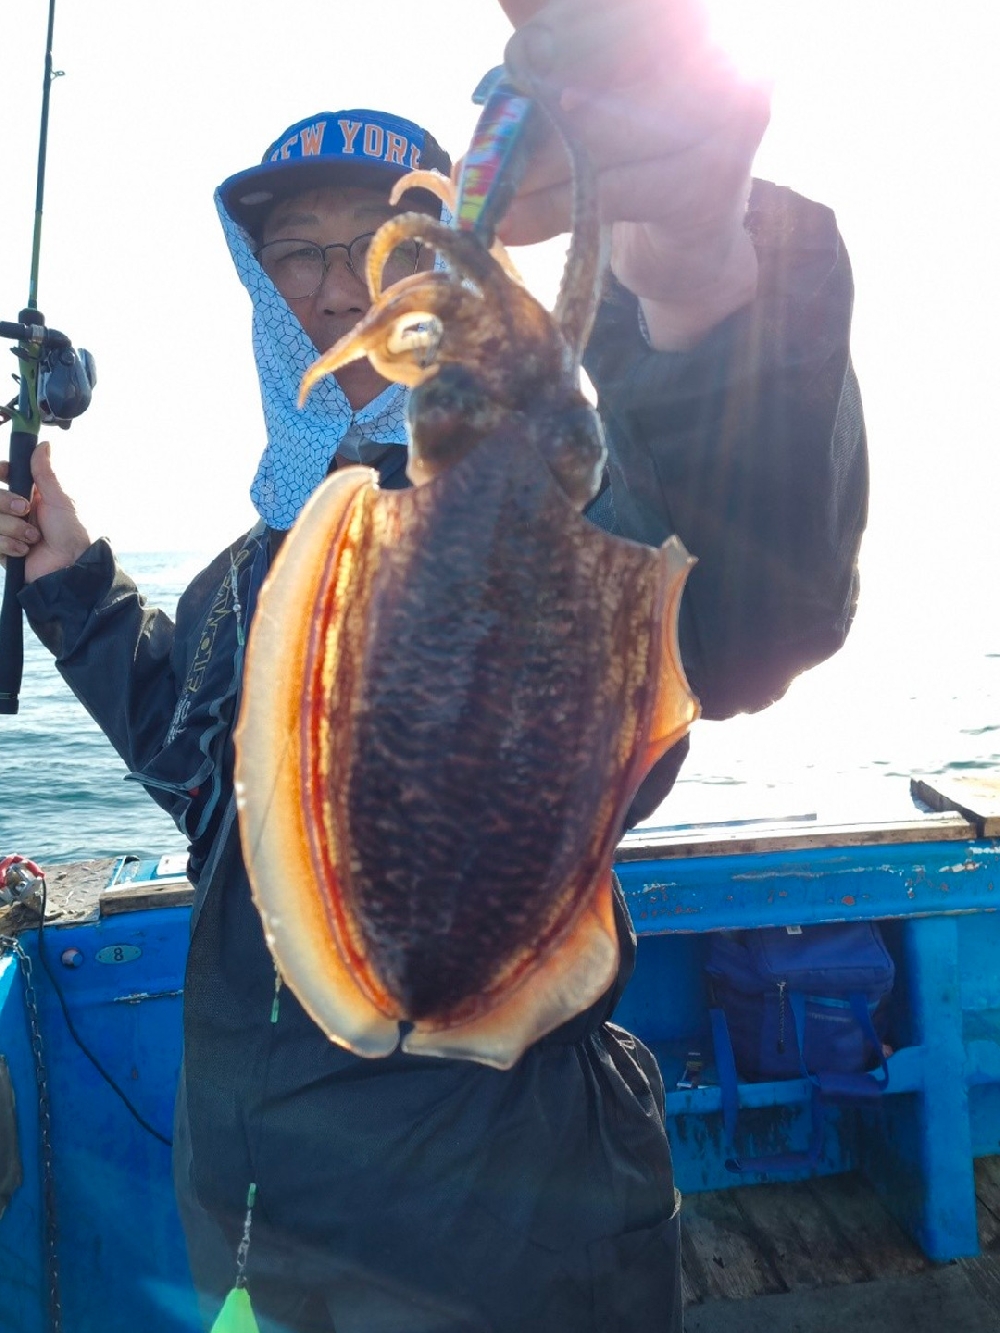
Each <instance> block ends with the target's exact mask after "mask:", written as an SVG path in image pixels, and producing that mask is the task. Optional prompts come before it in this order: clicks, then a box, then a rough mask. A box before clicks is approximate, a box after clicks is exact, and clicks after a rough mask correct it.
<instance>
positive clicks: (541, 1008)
mask: <svg viewBox="0 0 1000 1333" xmlns="http://www.w3.org/2000/svg"><path fill="white" fill-rule="evenodd" d="M617 971H618V934H617V931H616V930H615V918H614V907H613V905H612V895H611V872H610V869H608V870H607V871H605V872H604V873H603V875H602V877H601V879H600V881H599V886H598V888H597V891H596V893H595V894H594V896H593V898H592V899H591V901H590V902H589V903H588V905H587V907H586V908H585V910H584V911H583V913H582V914H581V916H580V917H579V918H578V919H577V921H576V923H575V924H574V925H573V927H572V928H571V929H570V932H569V934H568V935H567V936H566V938H565V939H563V940H562V941H561V943H560V944H559V945H558V947H557V948H556V949H555V950H554V951H553V953H552V954H551V955H550V956H549V957H548V958H546V959H545V961H544V962H542V963H541V964H540V965H539V966H538V967H536V968H535V969H534V971H532V972H530V973H529V974H528V975H527V976H526V977H525V979H524V981H523V982H521V984H520V985H519V986H517V988H516V989H515V990H514V991H513V992H512V993H511V994H510V995H509V996H508V997H507V998H506V999H505V1000H502V1001H501V1002H500V1003H499V1004H498V1005H497V1006H496V1007H495V1008H493V1009H491V1010H490V1011H489V1013H487V1014H485V1015H483V1016H482V1017H481V1018H476V1019H472V1020H470V1021H469V1022H467V1023H462V1024H459V1025H456V1026H455V1027H451V1028H444V1029H438V1030H437V1031H434V1030H432V1029H431V1028H430V1026H425V1025H423V1024H420V1023H417V1024H415V1025H414V1027H413V1030H412V1031H411V1032H409V1033H407V1034H406V1036H404V1038H403V1041H402V1048H403V1050H404V1051H407V1052H408V1053H409V1054H411V1055H439V1056H444V1057H446V1058H451V1059H455V1060H475V1061H477V1062H478V1063H479V1064H484V1065H491V1066H492V1067H493V1068H494V1069H510V1068H511V1066H512V1065H514V1064H515V1063H516V1062H517V1061H518V1060H519V1059H520V1057H521V1056H522V1055H523V1053H524V1051H525V1050H526V1049H527V1047H529V1046H530V1045H531V1044H532V1042H535V1041H538V1039H539V1038H540V1037H544V1036H545V1035H546V1033H549V1032H552V1031H553V1030H554V1029H555V1028H557V1027H559V1026H560V1024H562V1023H565V1022H567V1021H568V1020H569V1019H571V1018H574V1017H575V1016H576V1015H577V1014H579V1013H582V1011H583V1010H584V1009H587V1008H589V1006H590V1005H592V1004H593V1003H594V1002H595V1001H596V1000H598V999H600V997H601V996H602V995H603V994H604V993H605V991H606V990H607V989H608V987H609V986H610V985H611V983H612V981H613V980H614V978H615V975H616V973H617Z"/></svg>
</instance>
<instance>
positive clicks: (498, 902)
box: [236, 214, 697, 1068]
mask: <svg viewBox="0 0 1000 1333" xmlns="http://www.w3.org/2000/svg"><path fill="white" fill-rule="evenodd" d="M386 227H387V228H389V229H391V234H392V235H395V236H399V235H404V234H409V235H418V236H420V237H428V236H429V237H430V241H431V243H433V244H435V245H436V246H438V248H439V249H441V251H442V252H443V253H445V255H446V257H447V258H448V259H449V261H450V262H451V263H452V265H453V269H454V271H453V273H450V274H442V273H428V274H416V275H414V276H413V277H412V278H409V279H405V280H404V281H403V282H401V283H399V284H397V285H396V286H394V287H392V288H390V289H388V290H387V291H386V292H385V293H382V292H381V290H380V287H379V274H378V272H375V273H374V275H373V273H372V272H371V271H369V285H370V288H371V290H372V293H373V297H374V298H375V299H374V304H373V306H372V308H371V309H370V310H369V311H368V313H367V314H366V315H365V317H364V318H363V320H362V321H361V322H360V323H359V325H358V327H357V329H356V330H355V331H354V332H353V333H352V334H350V335H348V336H347V337H346V338H345V339H342V340H341V344H338V345H337V347H335V348H334V349H332V351H331V352H330V353H328V354H327V355H326V356H325V357H324V358H323V359H322V360H321V362H320V363H319V367H324V366H325V368H327V369H333V368H336V366H337V365H339V364H343V363H344V360H345V359H352V358H353V357H355V356H357V355H360V354H365V355H368V356H370V358H371V359H372V362H373V364H375V365H376V366H377V367H378V368H379V369H381V370H382V373H384V374H385V373H389V371H392V372H393V374H394V377H396V378H398V379H399V380H400V381H401V382H405V383H408V384H410V385H411V387H412V388H413V393H412V395H411V456H410V465H409V472H410V476H411V479H413V480H414V481H416V482H418V484H417V485H415V486H414V487H413V488H412V489H409V490H405V491H382V490H380V489H379V488H378V486H377V484H376V482H377V479H376V476H375V474H374V473H372V472H370V471H368V470H367V469H362V468H349V469H345V470H343V471H338V472H337V473H336V474H335V475H334V476H333V477H331V478H330V479H329V480H328V481H327V482H326V483H324V485H323V486H322V487H321V488H320V489H319V490H318V491H317V493H316V495H315V496H314V497H313V498H312V500H310V502H309V504H308V505H307V506H306V508H305V509H304V511H303V514H302V516H301V517H300V519H299V521H298V522H297V524H296V526H295V528H293V530H292V532H291V533H290V535H289V537H288V538H287V539H286V542H285V544H284V547H283V549H282V551H281V552H280V553H279V556H278V558H277V560H276V562H275V565H274V568H273V570H272V571H271V574H270V575H269V578H268V581H267V583H266V584H265V587H264V588H263V589H262V592H261V596H260V604H259V608H258V612H257V615H256V617H255V621H254V625H253V628H252V631H251V638H250V642H249V645H248V657H247V666H246V680H245V687H244V700H243V705H242V709H241V716H240V722H239V727H238V730H237V737H236V749H237V764H236V778H237V794H238V801H239V805H240V825H241V834H242V839H243V847H244V853H245V858H246V861H247V867H248V872H249V875H250V880H251V886H252V889H253V893H254V900H255V902H256V904H257V906H258V908H259V910H260V912H261V916H262V919H263V923H264V928H265V934H266V937H267V940H268V944H269V946H270V948H271V950H272V952H273V954H274V957H275V961H276V965H277V968H278V970H279V972H280V974H281V976H282V977H283V978H284V980H285V981H287V983H288V984H289V985H290V987H291V988H292V989H293V991H294V992H295V993H296V995H297V996H298V998H299V999H300V1001H301V1002H302V1004H303V1005H304V1007H305V1008H306V1009H307V1010H308V1012H309V1013H310V1014H311V1015H312V1017H313V1018H314V1019H315V1021H316V1022H317V1023H318V1024H319V1025H320V1027H321V1028H323V1030H324V1031H325V1032H326V1033H327V1035H328V1036H329V1037H330V1038H331V1039H332V1040H334V1041H336V1042H339V1043H340V1044H342V1045H344V1046H346V1047H348V1048H349V1049H350V1050H352V1051H354V1052H355V1053H356V1054H359V1055H363V1056H373V1057H374V1056H383V1055H387V1054H389V1053H390V1052H392V1051H394V1050H396V1049H397V1047H399V1046H402V1049H403V1050H405V1051H408V1052H411V1053H413V1054H426V1055H439V1056H450V1057H458V1058H466V1059H471V1060H476V1061H479V1062H482V1063H485V1064H489V1065H493V1066H495V1067H498V1068H508V1067H510V1066H511V1065H512V1064H513V1063H514V1062H515V1061H516V1060H517V1059H519V1058H520V1056H521V1054H522V1053H523V1051H524V1050H525V1048H526V1047H527V1046H528V1045H530V1044H531V1043H532V1042H533V1041H535V1040H537V1039H538V1038H539V1037H541V1036H543V1035H545V1034H546V1033H547V1032H549V1031H552V1030H553V1029H554V1028H555V1027H557V1026H559V1025H560V1024H561V1023H563V1022H565V1021H566V1020H568V1019H569V1018H571V1017H573V1016H574V1015H575V1014H577V1013H579V1012H580V1011H582V1010H583V1009H585V1008H587V1007H588V1006H589V1005H591V1004H593V1003H594V1002H595V1001H596V1000H597V999H598V998H599V997H600V996H601V995H602V994H603V993H604V992H605V991H606V990H607V989H608V987H609V986H610V985H611V984H612V982H613V980H614V977H615V975H616V972H617V968H618V961H619V958H618V940H617V932H616V928H615V922H614V913H613V907H612V896H611V866H612V860H613V855H614V849H615V844H616V841H617V838H618V836H619V834H620V832H621V827H622V820H623V817H624V812H625V810H626V809H627V806H628V804H629V802H630V800H631V798H632V796H633V795H634V792H635V790H636V788H637V787H638V785H639V783H640V781H641V779H642V777H643V776H644V775H645V773H646V772H647V771H648V769H649V768H650V767H651V766H652V764H653V763H654V762H655V761H656V760H657V759H658V758H659V757H660V756H661V755H662V754H663V753H664V752H665V750H666V749H667V748H669V746H670V745H672V744H673V743H675V742H676V740H678V739H679V738H680V736H681V735H683V733H684V732H685V731H686V730H687V728H688V726H689V725H690V723H691V722H692V721H693V719H694V717H695V716H696V713H697V704H696V701H695V700H694V699H693V698H692V696H691V695H690V692H689V690H688V688H687V683H686V681H685V679H684V674H683V670H682V668H681V666H680V662H679V655H678V652H677V642H676V618H677V609H678V604H679V600H680V596H681V592H682V589H683V584H684V579H685V577H686V574H687V571H688V567H689V565H690V563H691V562H690V560H689V559H688V557H687V554H686V552H685V551H684V550H683V547H682V546H681V545H680V543H679V542H677V541H676V540H671V542H668V543H667V544H666V546H664V547H663V548H662V549H660V550H653V549H651V548H647V547H644V546H640V545H638V544H635V543H632V542H628V541H624V540H622V539H619V538H616V537H612V536H609V535H607V534H606V533H604V532H602V531H601V530H600V529H598V528H596V527H594V526H593V525H592V524H591V523H589V522H588V521H587V520H586V519H585V518H584V517H583V516H582V514H581V512H580V510H581V508H582V507H583V505H584V504H585V503H586V502H587V500H588V499H589V498H590V496H591V495H592V494H593V493H594V489H595V487H596V484H597V482H598V480H599V478H600V474H601V470H602V467H603V461H604V448H603V440H602V438H601V433H600V427H599V423H598V421H597V418H596V415H595V414H594V413H593V412H592V411H591V409H590V408H589V407H588V406H587V404H586V403H585V400H584V399H583V398H582V396H581V395H580V392H579V389H578V388H577V385H576V374H577V369H578V361H579V351H580V346H579V345H580V344H582V341H583V340H584V338H585V336H586V332H587V330H588V329H589V315H588V314H587V312H586V310H585V309H584V307H585V305H586V301H585V300H584V299H583V298H581V297H580V296H579V293H572V292H571V293H570V294H569V296H567V297H566V298H565V299H563V300H562V302H561V308H562V311H563V319H562V321H561V322H560V319H559V318H558V317H557V318H556V319H553V318H552V317H550V316H548V315H547V314H546V313H545V312H544V311H543V310H542V308H541V307H540V306H538V304H537V302H535V301H534V300H533V298H531V297H530V296H529V295H528V294H527V293H526V292H525V291H524V289H523V288H521V287H519V286H518V284H516V282H514V280H513V279H512V278H511V277H510V275H509V273H508V272H507V271H506V269H505V268H504V266H503V265H502V263H500V262H498V261H497V260H495V259H493V258H491V257H490V256H489V255H487V253H486V251H485V249H484V248H482V247H481V246H479V244H478V242H474V241H473V239H472V238H471V237H469V236H463V237H461V238H456V237H455V236H454V234H453V233H450V232H446V231H445V229H443V228H441V225H440V224H438V223H436V222H434V221H433V220H431V219H428V218H426V217H423V216H422V215H417V214H413V215H411V214H405V215H402V217H397V218H396V219H394V220H393V221H392V222H390V223H388V224H386ZM383 230H385V229H383ZM372 250H373V251H376V252H377V251H378V239H376V242H375V243H373V246H372ZM577 259H578V260H579V256H578V257H577ZM592 261H593V257H592V256H591V257H590V265H591V266H590V269H589V270H588V269H586V266H584V267H585V278H586V282H589V283H590V284H591V285H593V283H594V280H595V279H594V271H593V270H594V265H593V262H592ZM572 265H573V257H572V255H571V260H570V264H569V265H568V268H572ZM577 271H579V263H577ZM585 295H586V293H585ZM587 299H589V298H587ZM559 308H560V307H559V306H557V312H558V310H559ZM567 312H568V313H567ZM581 312H582V313H581ZM567 324H572V325H573V327H574V333H573V337H572V338H570V339H567V337H566V336H565V329H566V327H567ZM338 358H340V359H339V360H338ZM316 369H317V371H318V373H322V370H321V369H319V368H316ZM311 374H312V372H311Z"/></svg>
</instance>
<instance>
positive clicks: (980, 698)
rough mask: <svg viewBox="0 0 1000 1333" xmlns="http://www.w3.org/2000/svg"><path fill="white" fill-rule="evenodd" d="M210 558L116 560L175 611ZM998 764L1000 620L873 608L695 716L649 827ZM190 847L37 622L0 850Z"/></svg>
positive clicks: (76, 856)
mask: <svg viewBox="0 0 1000 1333" xmlns="http://www.w3.org/2000/svg"><path fill="white" fill-rule="evenodd" d="M208 558H209V556H208V555H207V554H206V553H197V552H182V553H177V552H164V553H162V554H149V553H142V554H133V555H128V554H124V555H122V556H121V558H120V560H121V564H122V565H123V567H124V568H125V569H127V570H128V571H129V573H130V574H131V576H132V577H133V578H134V579H135V581H136V583H137V585H138V587H139V589H140V591H141V592H142V594H143V595H144V596H145V597H146V599H147V601H148V603H149V604H150V605H152V606H156V607H159V608H160V609H162V610H163V611H164V612H165V613H166V614H168V615H170V616H172V615H173V614H174V610H175V608H176V604H177V599H178V597H179V596H180V594H181V592H182V591H183V589H184V588H185V587H186V585H187V584H188V583H189V582H190V580H191V579H192V577H193V576H194V575H195V574H196V573H197V571H198V570H199V569H200V568H202V567H203V566H204V564H205V563H207V560H208ZM862 607H864V599H862ZM935 645H937V646H935ZM998 766H1000V624H998V626H997V631H996V632H995V633H994V631H993V630H992V628H991V627H990V626H986V627H985V632H984V633H982V634H980V635H979V636H978V637H977V638H976V639H975V640H974V641H969V638H968V636H967V635H966V636H964V637H947V638H945V637H944V636H937V638H935V639H932V638H930V637H924V638H922V639H916V638H915V637H914V636H913V635H912V634H910V633H906V634H895V633H893V634H889V633H887V632H886V628H885V620H884V617H882V616H878V615H872V616H870V617H868V618H867V619H866V617H865V614H864V613H863V612H862V613H861V614H859V618H858V622H857V624H856V626H855V629H854V631H853V632H852V634H851V636H850V638H849V640H848V643H847V645H846V647H845V648H843V649H842V650H841V652H840V653H838V654H836V655H835V657H833V658H832V659H831V660H830V661H829V662H826V663H824V664H822V665H821V666H818V667H816V668H814V669H813V670H812V671H809V672H806V673H805V674H804V675H803V676H802V677H800V678H799V680H797V681H796V682H795V683H794V684H793V686H792V688H791V689H790V690H789V692H788V694H787V696H786V697H785V698H784V699H782V700H781V701H779V702H777V703H775V704H774V705H773V706H772V707H770V708H768V709H766V710H764V711H763V712H761V713H758V714H755V715H754V716H752V717H737V718H733V719H731V720H729V721H727V722H717V723H706V722H698V723H696V724H695V727H694V730H693V735H692V745H691V756H690V759H689V760H688V762H687V764H686V765H685V767H684V769H683V770H682V775H681V779H680V781H679V782H678V784H677V786H676V788H675V789H674V792H673V793H672V794H671V796H670V797H669V799H668V800H667V801H666V802H665V804H664V805H663V806H662V807H661V809H660V810H659V811H657V812H656V814H655V815H654V817H653V818H652V819H651V820H650V821H648V823H650V824H655V825H678V824H679V825H687V824H694V823H702V822H709V823H716V822H726V821H733V820H745V819H746V820H752V819H758V818H766V819H775V818H793V819H800V818H802V819H809V818H811V817H813V816H815V817H817V818H821V819H825V818H830V819H837V820H845V819H846V820H864V819H869V818H891V817H895V816H899V815H904V814H912V813H913V811H914V806H913V803H912V800H911V797H910V787H909V782H910V777H911V776H912V775H920V776H928V775H929V776H933V775H936V774H943V773H949V772H962V771H970V770H972V771H974V770H989V769H991V768H996V767H998ZM183 849H184V840H183V838H182V836H181V835H180V834H179V833H178V831H177V829H176V828H175V827H174V824H173V822H172V821H171V819H170V817H169V816H168V815H167V814H166V813H165V812H164V811H163V810H161V809H160V807H159V806H157V805H156V804H155V803H154V802H153V801H152V800H151V798H150V797H149V796H148V795H147V794H146V792H145V791H144V789H143V788H142V787H141V786H140V785H139V783H137V782H136V781H134V780H133V779H131V778H130V777H129V775H128V771H127V769H126V767H125V765H124V763H123V762H122V761H121V759H119V758H118V756H117V755H116V754H115V752H114V750H113V749H112V747H111V744H110V743H109V741H108V740H107V739H106V738H105V736H104V735H103V734H102V733H101V731H100V729H99V728H98V726H97V724H96V723H95V722H94V721H93V720H92V719H91V718H90V716H89V715H88V714H87V712H86V711H85V710H84V708H83V707H82V706H81V705H80V704H79V702H78V701H77V700H76V699H75V698H74V697H73V695H72V694H71V693H70V691H69V689H68V688H67V687H66V685H65V684H64V683H63V681H62V679H61V677H60V676H59V673H58V671H57V670H56V669H55V667H54V665H53V662H52V659H51V657H50V655H49V653H48V652H47V651H46V650H45V649H44V648H43V647H42V646H41V645H40V644H39V643H38V642H37V640H36V639H35V638H34V636H33V635H32V634H31V632H30V630H27V631H26V634H25V670H24V682H23V686H22V690H21V697H20V710H19V712H18V713H17V714H16V715H15V716H12V717H5V716H0V855H4V854H7V853H10V852H19V853H20V854H22V855H24V856H30V857H32V858H33V859H35V860H36V861H39V862H41V863H42V864H43V865H45V866H51V865H53V864H56V863H59V862H65V861H76V860H84V859H90V858H95V857H107V856H117V855H121V854H126V853H127V854H134V855H160V854H163V853H167V852H178V851H183Z"/></svg>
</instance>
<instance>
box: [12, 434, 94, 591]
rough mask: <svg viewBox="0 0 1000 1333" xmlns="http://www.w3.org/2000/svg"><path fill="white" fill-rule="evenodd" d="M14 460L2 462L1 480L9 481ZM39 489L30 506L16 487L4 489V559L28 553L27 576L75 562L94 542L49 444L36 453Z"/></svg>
mask: <svg viewBox="0 0 1000 1333" xmlns="http://www.w3.org/2000/svg"><path fill="white" fill-rule="evenodd" d="M8 471H9V464H8V463H7V462H6V461H5V460H4V461H0V481H2V482H5V481H6V480H7V474H8ZM31 476H32V480H33V481H34V483H35V485H34V490H33V493H32V497H31V505H30V508H29V507H28V504H27V502H26V501H25V500H23V499H22V498H21V496H19V495H15V494H14V493H13V492H12V491H8V490H6V489H4V488H0V562H3V563H6V562H5V561H4V560H3V557H4V556H9V555H14V556H18V555H23V556H24V557H25V561H24V581H25V583H33V582H34V581H35V579H40V578H41V577H42V575H43V574H51V573H53V572H54V571H55V570H57V569H66V568H68V567H69V566H70V565H72V564H75V563H76V561H77V560H79V558H80V556H81V555H83V553H84V551H85V550H86V549H87V547H88V546H89V545H90V538H89V537H88V535H87V530H86V528H84V526H83V524H82V523H81V522H80V520H79V519H78V518H77V516H76V506H75V505H74V504H73V501H72V500H71V499H70V498H69V496H68V495H67V494H66V492H65V491H64V490H63V488H62V486H60V484H59V481H58V479H57V477H56V474H55V473H54V472H53V471H52V460H51V458H50V457H49V446H48V444H39V445H37V446H36V447H35V449H34V450H33V451H32V454H31Z"/></svg>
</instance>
